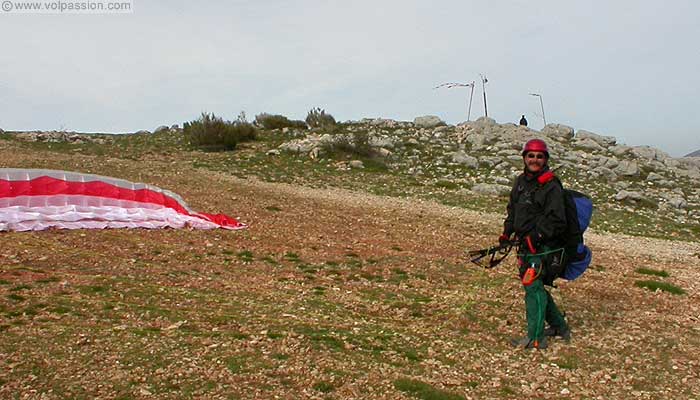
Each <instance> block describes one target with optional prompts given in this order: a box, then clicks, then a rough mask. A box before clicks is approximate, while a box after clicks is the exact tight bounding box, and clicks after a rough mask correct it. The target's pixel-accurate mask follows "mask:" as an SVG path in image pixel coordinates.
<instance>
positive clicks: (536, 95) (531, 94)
mask: <svg viewBox="0 0 700 400" xmlns="http://www.w3.org/2000/svg"><path fill="white" fill-rule="evenodd" d="M530 96H535V97H539V98H540V108H541V109H542V121H543V122H544V126H547V118H546V117H545V116H544V102H543V101H542V95H541V94H538V93H530Z"/></svg>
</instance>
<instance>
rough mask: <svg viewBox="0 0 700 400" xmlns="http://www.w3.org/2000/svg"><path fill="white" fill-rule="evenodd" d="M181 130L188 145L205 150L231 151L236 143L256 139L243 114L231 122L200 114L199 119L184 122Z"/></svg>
mask: <svg viewBox="0 0 700 400" xmlns="http://www.w3.org/2000/svg"><path fill="white" fill-rule="evenodd" d="M183 130H184V134H185V136H186V137H187V138H188V139H189V141H190V144H192V145H193V146H196V147H199V148H202V149H205V150H233V149H235V148H236V145H238V143H240V142H246V141H250V140H255V139H256V137H257V130H256V129H255V127H254V126H253V125H252V124H250V123H249V122H248V121H246V118H245V113H241V114H240V115H239V116H238V119H236V121H233V122H231V121H224V120H223V119H221V118H219V117H217V116H216V115H214V114H208V113H202V116H201V117H199V119H197V120H194V121H192V122H185V124H184V126H183Z"/></svg>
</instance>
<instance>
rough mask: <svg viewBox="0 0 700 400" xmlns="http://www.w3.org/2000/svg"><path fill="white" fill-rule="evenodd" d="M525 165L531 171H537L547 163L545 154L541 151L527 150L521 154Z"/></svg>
mask: <svg viewBox="0 0 700 400" xmlns="http://www.w3.org/2000/svg"><path fill="white" fill-rule="evenodd" d="M523 160H524V161H525V167H526V168H527V169H528V171H530V172H532V173H535V174H536V173H538V172H540V171H541V170H542V168H544V165H545V164H547V156H546V155H545V154H544V153H543V152H541V151H528V152H527V153H525V155H524V156H523Z"/></svg>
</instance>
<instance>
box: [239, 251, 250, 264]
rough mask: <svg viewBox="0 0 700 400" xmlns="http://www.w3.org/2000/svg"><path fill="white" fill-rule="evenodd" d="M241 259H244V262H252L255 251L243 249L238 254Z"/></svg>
mask: <svg viewBox="0 0 700 400" xmlns="http://www.w3.org/2000/svg"><path fill="white" fill-rule="evenodd" d="M236 256H237V257H238V259H239V260H241V261H243V262H244V263H251V262H253V261H254V258H253V252H252V251H250V250H243V251H241V252H239V253H238V254H236Z"/></svg>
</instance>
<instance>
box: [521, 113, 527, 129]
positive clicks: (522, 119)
mask: <svg viewBox="0 0 700 400" xmlns="http://www.w3.org/2000/svg"><path fill="white" fill-rule="evenodd" d="M520 125H522V126H527V120H526V119H525V116H524V115H523V116H522V118H520Z"/></svg>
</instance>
